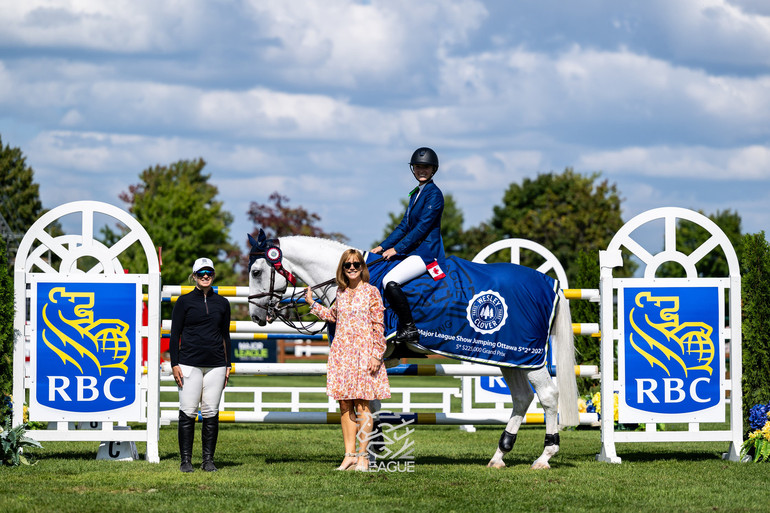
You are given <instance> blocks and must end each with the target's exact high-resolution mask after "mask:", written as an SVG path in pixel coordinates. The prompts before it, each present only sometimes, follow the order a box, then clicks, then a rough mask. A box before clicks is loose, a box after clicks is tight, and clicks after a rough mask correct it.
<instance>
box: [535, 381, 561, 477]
mask: <svg viewBox="0 0 770 513" xmlns="http://www.w3.org/2000/svg"><path fill="white" fill-rule="evenodd" d="M527 377H528V378H529V381H530V382H531V383H532V386H533V387H534V388H535V392H536V393H537V398H538V400H539V401H540V405H541V406H542V407H543V410H545V444H544V447H543V454H541V455H540V457H539V458H538V459H536V460H535V462H534V463H533V464H532V468H533V469H543V468H545V469H548V468H551V466H550V465H549V464H548V461H549V460H550V459H551V458H552V457H553V456H554V455H555V454H556V453H557V452H559V425H558V410H559V391H558V389H557V388H556V385H554V382H553V380H552V379H551V375H550V374H549V373H548V369H546V368H545V367H541V368H539V369H535V370H532V371H529V372H528V373H527Z"/></svg>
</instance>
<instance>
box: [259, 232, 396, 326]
mask: <svg viewBox="0 0 770 513" xmlns="http://www.w3.org/2000/svg"><path fill="white" fill-rule="evenodd" d="M249 241H250V242H251V244H252V246H251V251H249V267H248V269H249V273H251V266H253V265H254V262H256V261H257V260H258V259H260V258H264V259H265V261H267V263H268V264H270V287H269V288H268V290H267V292H260V293H258V294H251V295H249V297H248V300H249V303H250V304H252V305H254V306H256V307H258V308H262V309H264V310H265V315H266V318H268V319H280V320H281V321H283V322H284V323H286V324H287V325H288V326H289V327H291V328H293V329H295V330H297V331H299V332H300V333H303V334H306V335H316V334H318V333H321V332H322V331H323V330H324V329H326V325H327V324H328V323H327V322H324V323H323V324H322V325H321V327H320V328H319V329H311V328H310V326H312V325H313V324H317V321H305V320H303V319H302V314H301V313H300V312H299V307H298V306H297V305H298V303H299V304H301V303H300V300H301V299H302V296H304V291H303V290H300V291H296V289H295V292H294V293H293V294H292V295H291V297H290V298H286V299H284V293H285V292H286V289H287V288H288V286H289V285H288V284H289V283H291V284H292V285H293V286H296V284H297V280H296V278H295V277H294V275H293V274H291V273H290V272H289V271H288V270H287V269H286V268H285V267H283V263H282V261H283V253H282V252H281V241H280V240H279V239H268V238H267V237H266V236H265V233H264V231H262V230H260V231H259V236H258V239H257V240H255V239H254V237H252V236H251V235H249ZM381 260H382V259H379V260H376V261H375V262H372V264H374V263H379V262H380V261H381ZM370 265H371V264H370ZM276 274H280V275H281V276H283V277H284V278H286V286H285V287H283V289H276V288H275V275H276ZM336 286H337V280H336V279H335V278H332V279H330V280H326V281H324V282H322V283H319V284H317V285H314V286H312V287H310V290H313V291H314V290H318V289H323V290H322V292H321V294H320V295H321V296H324V297H328V292H329V289H330V288H331V287H336ZM263 298H267V306H264V305H261V304H259V303H257V302H256V301H255V300H257V299H263Z"/></svg>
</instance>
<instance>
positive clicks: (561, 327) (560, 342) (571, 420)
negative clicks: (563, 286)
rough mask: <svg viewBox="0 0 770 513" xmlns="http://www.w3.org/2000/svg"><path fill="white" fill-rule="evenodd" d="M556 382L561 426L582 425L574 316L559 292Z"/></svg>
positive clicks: (555, 321) (556, 335)
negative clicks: (579, 406) (578, 405)
mask: <svg viewBox="0 0 770 513" xmlns="http://www.w3.org/2000/svg"><path fill="white" fill-rule="evenodd" d="M553 338H554V344H555V346H556V347H555V349H554V356H555V357H556V381H557V383H558V386H559V425H560V426H576V425H578V424H579V423H580V417H579V414H578V409H577V400H578V394H577V379H576V376H575V340H574V334H573V332H572V314H571V313H570V309H569V301H567V299H566V298H565V297H564V292H562V291H561V290H559V304H558V305H557V306H556V318H555V319H554V325H553Z"/></svg>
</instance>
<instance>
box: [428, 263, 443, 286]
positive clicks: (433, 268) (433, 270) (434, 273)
mask: <svg viewBox="0 0 770 513" xmlns="http://www.w3.org/2000/svg"><path fill="white" fill-rule="evenodd" d="M426 267H427V268H428V274H430V276H431V278H433V280H434V281H439V280H440V279H441V278H446V274H444V271H442V270H441V267H439V265H438V262H437V261H435V260H434V261H433V262H431V263H429V264H428V265H427V266H426Z"/></svg>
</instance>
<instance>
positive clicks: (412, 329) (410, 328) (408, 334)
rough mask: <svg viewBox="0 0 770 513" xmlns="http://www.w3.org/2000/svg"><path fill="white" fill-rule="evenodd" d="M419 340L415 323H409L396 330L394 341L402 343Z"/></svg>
mask: <svg viewBox="0 0 770 513" xmlns="http://www.w3.org/2000/svg"><path fill="white" fill-rule="evenodd" d="M419 340H420V332H419V331H417V326H415V324H414V323H413V322H412V323H409V324H407V325H406V326H404V327H403V328H399V329H398V331H397V332H396V341H398V342H399V343H402V344H406V343H410V342H417V341H419Z"/></svg>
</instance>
